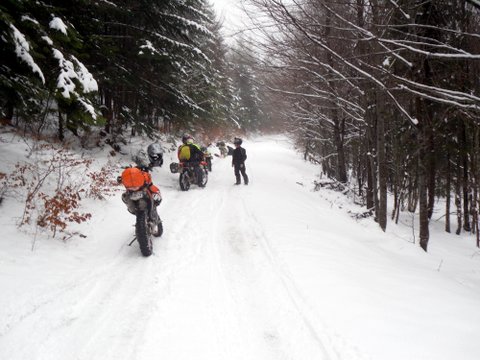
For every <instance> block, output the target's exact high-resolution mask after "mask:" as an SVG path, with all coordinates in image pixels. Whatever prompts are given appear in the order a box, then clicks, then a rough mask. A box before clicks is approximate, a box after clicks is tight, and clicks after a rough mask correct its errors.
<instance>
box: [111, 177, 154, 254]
mask: <svg viewBox="0 0 480 360" xmlns="http://www.w3.org/2000/svg"><path fill="white" fill-rule="evenodd" d="M133 169H135V168H133ZM124 174H125V172H124ZM124 174H122V176H120V177H119V178H118V180H120V182H122V183H123V184H124V185H125V187H126V191H125V192H124V193H123V194H122V201H123V202H124V203H125V204H126V205H127V209H128V211H129V212H130V213H131V214H133V215H135V217H136V221H135V238H134V239H133V241H135V240H137V241H138V244H139V246H140V252H141V253H142V255H143V256H150V255H152V252H153V244H152V237H153V236H155V237H160V236H162V234H163V224H162V220H161V219H160V216H159V215H158V212H157V205H158V204H159V203H160V201H161V199H155V196H157V194H154V193H153V192H152V191H151V190H150V189H149V187H148V186H145V185H144V184H141V185H138V183H137V184H134V185H138V186H127V184H126V181H125V180H122V178H125V177H126V175H124ZM128 185H130V184H128ZM156 202H158V204H156ZM133 241H132V242H131V243H130V245H131V244H132V243H133Z"/></svg>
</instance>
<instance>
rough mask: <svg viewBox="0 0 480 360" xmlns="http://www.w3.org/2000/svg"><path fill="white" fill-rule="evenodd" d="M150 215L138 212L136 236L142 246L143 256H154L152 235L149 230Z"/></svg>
mask: <svg viewBox="0 0 480 360" xmlns="http://www.w3.org/2000/svg"><path fill="white" fill-rule="evenodd" d="M147 222H148V214H147V212H146V211H139V212H137V222H136V224H135V234H136V235H137V241H138V244H139V245H140V252H141V253H142V255H143V256H150V255H152V251H153V245H152V235H151V234H150V230H149V228H148V223H147Z"/></svg>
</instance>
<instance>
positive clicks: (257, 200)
mask: <svg viewBox="0 0 480 360" xmlns="http://www.w3.org/2000/svg"><path fill="white" fill-rule="evenodd" d="M244 147H245V148H246V149H247V154H248V160H247V173H248V174H249V176H250V180H251V183H250V185H249V186H244V185H241V186H233V185H232V184H233V183H234V176H233V169H232V168H231V166H230V158H227V159H220V158H215V159H214V163H213V172H212V173H211V174H210V178H209V182H208V184H207V186H206V188H205V189H199V188H197V187H196V186H192V188H191V190H190V191H188V192H181V191H180V190H179V187H178V174H177V175H176V174H171V173H170V172H169V170H168V164H169V163H170V158H169V157H170V156H173V154H172V155H169V156H167V159H166V161H165V165H164V167H163V168H161V169H156V170H154V172H153V178H154V182H155V183H156V184H157V185H159V187H160V188H161V191H162V194H163V198H164V201H163V202H162V204H161V206H160V214H161V217H162V219H163V222H164V228H165V232H164V235H163V236H162V237H161V238H159V239H156V240H155V242H154V255H152V256H151V257H149V258H144V257H142V256H141V255H140V252H139V249H138V247H137V245H136V244H134V245H132V246H131V247H129V246H128V243H129V242H130V241H131V239H132V238H133V233H134V228H133V224H134V217H133V216H132V215H131V214H129V213H128V212H127V210H126V208H125V206H124V204H123V203H122V201H121V199H120V193H119V194H117V196H115V197H112V198H109V199H107V200H105V201H93V200H91V201H90V202H89V203H88V204H89V206H90V209H89V211H90V212H92V213H93V215H94V216H93V218H92V219H91V220H90V221H89V222H88V223H87V224H83V225H82V226H81V232H82V233H83V234H85V235H86V236H87V237H86V238H74V239H70V240H69V241H67V242H62V241H60V240H57V239H47V238H44V237H41V236H40V237H38V238H37V240H36V243H35V247H34V250H33V251H32V250H31V248H32V239H33V235H28V234H25V233H20V232H18V230H17V229H16V227H15V222H16V219H15V217H18V216H19V215H18V214H14V213H13V212H12V209H11V207H9V206H8V205H9V202H8V201H7V202H4V204H3V205H1V206H0V226H1V229H2V233H1V239H0V289H1V292H0V359H8V360H20V359H24V360H40V359H45V360H56V359H58V360H65V359H79V360H80V359H81V360H97V359H98V360H108V359H112V360H113V359H115V360H118V359H128V360H134V359H138V360H147V359H155V360H158V359H162V360H183V359H184V360H203V359H205V360H237V359H238V360H283V359H289V360H290V359H292V360H310V359H312V360H313V359H315V360H321V359H325V360H334V359H335V360H336V359H342V360H350V359H351V360H357V359H362V360H363V359H372V360H386V359H388V360H410V359H411V360H451V359H462V360H477V359H480V346H479V345H478V335H479V334H480V252H479V250H478V249H477V248H475V245H474V239H473V237H468V236H460V237H458V236H455V235H449V234H445V233H444V232H443V231H442V224H441V223H434V224H432V236H431V241H430V246H429V253H424V252H423V251H422V250H421V249H420V248H419V247H418V245H416V244H414V243H413V235H412V229H411V228H410V227H409V226H407V225H405V224H406V222H407V221H409V217H408V216H405V218H404V219H402V224H400V225H398V226H396V225H394V224H391V223H389V225H388V229H387V233H386V234H385V233H383V232H381V231H380V229H379V228H378V226H377V225H376V224H375V223H374V222H373V220H372V219H364V220H360V221H357V220H354V219H353V218H352V217H350V216H349V215H348V214H347V211H346V208H347V207H353V206H352V205H348V203H347V201H346V200H345V199H344V198H343V197H342V195H340V194H338V193H334V192H330V191H327V190H321V191H320V192H313V191H312V187H313V185H312V183H313V180H314V179H315V178H316V177H317V173H318V168H317V167H315V166H314V165H312V164H309V163H305V162H303V161H302V160H301V157H300V155H299V154H297V153H296V152H295V151H294V150H293V149H292V145H291V144H290V143H289V141H287V140H286V139H285V138H284V137H281V136H276V137H274V136H271V137H264V138H261V139H252V140H249V141H245V142H244ZM7 149H8V150H7ZM0 150H1V151H0V154H2V155H0V157H2V158H1V161H2V162H3V163H4V164H5V161H7V162H8V160H9V159H6V158H5V157H6V156H12V154H15V152H14V151H13V150H12V147H11V144H10V145H9V144H8V143H5V142H1V143H0ZM17 153H18V154H21V151H20V150H19V151H18V152H17ZM6 154H7V155H6ZM10 160H11V159H10ZM97 161H98V162H102V161H103V162H104V161H105V157H103V158H102V156H101V155H99V158H98V160H97ZM122 165H123V164H122ZM0 170H2V169H0Z"/></svg>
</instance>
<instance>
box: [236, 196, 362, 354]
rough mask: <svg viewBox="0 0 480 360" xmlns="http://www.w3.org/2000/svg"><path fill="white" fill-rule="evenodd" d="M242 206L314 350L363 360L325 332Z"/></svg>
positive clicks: (284, 266) (244, 204)
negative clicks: (312, 343) (313, 345)
mask: <svg viewBox="0 0 480 360" xmlns="http://www.w3.org/2000/svg"><path fill="white" fill-rule="evenodd" d="M242 206H243V209H244V213H245V214H246V216H247V217H248V218H250V219H251V220H252V221H251V224H252V225H253V229H252V230H253V233H254V234H255V238H256V239H258V242H259V244H260V247H261V249H262V251H263V253H264V256H265V257H266V259H267V260H268V262H269V263H270V266H271V268H272V269H273V273H274V274H275V275H276V277H277V279H278V280H279V281H280V282H281V284H282V287H283V289H284V291H285V293H286V294H287V296H288V298H289V299H290V302H291V304H292V305H293V307H294V309H295V311H296V313H297V314H298V316H299V319H301V321H302V322H303V323H304V325H305V328H306V329H307V330H308V332H309V333H310V335H311V337H312V339H314V341H315V342H316V343H317V345H318V347H319V348H320V349H321V351H322V352H323V353H324V354H325V356H326V359H328V360H343V359H352V360H367V359H368V357H367V356H365V355H363V354H361V353H360V352H359V351H358V350H357V349H356V348H354V347H352V346H350V345H349V344H347V343H346V341H345V340H344V339H343V338H342V337H341V336H339V335H338V334H335V332H334V331H333V330H332V329H328V328H327V327H326V325H325V324H323V323H322V321H321V320H320V317H319V316H318V314H316V313H315V311H314V310H313V309H312V307H311V306H309V305H308V303H307V301H306V299H305V297H304V296H303V295H302V293H301V291H300V290H299V288H298V286H297V285H296V283H295V281H294V280H293V277H292V276H291V274H290V273H289V271H288V267H287V266H286V264H284V263H283V262H282V260H281V258H280V256H279V254H278V253H277V251H276V250H275V248H274V247H273V246H272V244H271V241H270V239H269V237H268V236H267V234H266V233H265V231H264V228H263V226H262V224H261V223H260V222H259V220H258V218H257V216H256V215H255V213H254V212H252V211H251V210H249V207H248V206H247V204H246V201H245V200H244V199H242Z"/></svg>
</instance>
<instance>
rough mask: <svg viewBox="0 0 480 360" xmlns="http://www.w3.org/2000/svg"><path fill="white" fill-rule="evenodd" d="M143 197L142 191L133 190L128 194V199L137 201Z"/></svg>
mask: <svg viewBox="0 0 480 360" xmlns="http://www.w3.org/2000/svg"><path fill="white" fill-rule="evenodd" d="M141 198H143V191H135V192H133V193H131V194H130V200H132V201H137V200H140V199H141Z"/></svg>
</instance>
